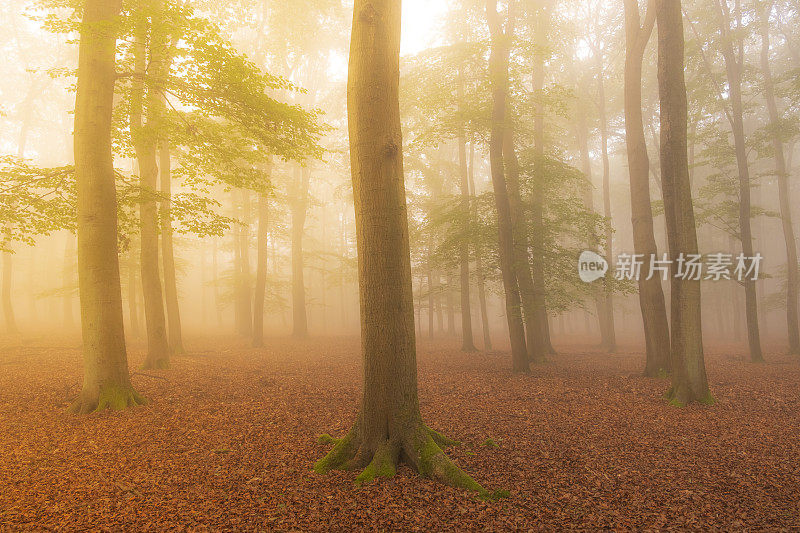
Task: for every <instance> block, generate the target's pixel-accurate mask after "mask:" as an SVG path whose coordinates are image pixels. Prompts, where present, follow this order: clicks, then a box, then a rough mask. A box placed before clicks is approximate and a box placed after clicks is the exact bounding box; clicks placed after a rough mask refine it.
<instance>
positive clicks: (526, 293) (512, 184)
mask: <svg viewBox="0 0 800 533" xmlns="http://www.w3.org/2000/svg"><path fill="white" fill-rule="evenodd" d="M509 122H510V120H506V123H505V125H504V127H503V129H504V134H503V162H504V163H505V176H506V184H507V187H508V200H509V204H510V206H511V221H512V225H513V239H514V270H515V271H516V273H517V283H518V284H519V292H520V297H521V298H522V310H523V320H524V323H525V344H526V346H527V349H528V357H529V358H530V361H531V362H533V363H542V362H544V360H545V345H544V340H543V333H544V331H543V328H542V323H541V322H540V321H539V318H540V317H541V314H540V312H539V308H540V302H538V301H537V294H536V290H535V288H534V285H533V275H532V274H531V263H530V250H529V246H528V223H529V221H528V216H527V213H526V212H525V209H524V207H523V204H522V195H521V194H520V185H519V162H518V161H517V153H516V150H515V148H514V133H513V130H512V126H511V125H510V124H509ZM534 227H536V225H535V223H534ZM538 229H539V230H541V227H539V228H538Z"/></svg>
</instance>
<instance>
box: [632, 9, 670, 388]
mask: <svg viewBox="0 0 800 533" xmlns="http://www.w3.org/2000/svg"><path fill="white" fill-rule="evenodd" d="M661 1H662V0H650V1H649V2H648V4H647V13H646V15H645V20H644V25H642V23H641V17H640V15H639V2H638V0H625V42H626V54H625V142H626V145H627V149H628V171H629V173H630V187H631V219H632V223H633V246H634V250H635V253H636V254H640V255H642V256H643V259H644V261H645V265H644V267H643V268H644V269H645V271H648V272H649V271H650V268H651V261H652V260H653V259H654V258H655V257H656V255H657V253H658V247H657V245H656V237H655V233H654V231H653V206H652V205H651V203H650V158H649V156H648V154H647V142H646V141H645V134H644V123H643V119H642V62H643V60H644V52H645V48H646V47H647V42H648V41H649V40H650V35H651V34H652V32H653V26H654V25H655V21H656V12H657V10H658V8H659V5H660V3H661ZM638 281H639V306H640V308H641V311H642V322H643V323H644V338H645V347H646V354H647V364H646V366H645V371H644V373H645V375H646V376H649V377H656V376H658V375H659V373H661V372H663V371H669V366H670V365H669V357H670V356H669V351H670V341H669V321H668V320H667V308H666V304H665V301H664V290H663V289H662V287H661V280H660V279H659V278H658V276H653V277H652V278H651V279H649V280H648V279H647V278H646V277H645V276H640V277H639V280H638Z"/></svg>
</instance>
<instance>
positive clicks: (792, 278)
mask: <svg viewBox="0 0 800 533" xmlns="http://www.w3.org/2000/svg"><path fill="white" fill-rule="evenodd" d="M772 5H773V4H772V2H768V3H767V5H766V7H765V9H764V10H763V11H762V13H761V16H762V20H761V25H760V29H761V70H762V73H763V76H764V98H765V99H766V101H767V111H768V112H769V122H770V127H771V129H772V148H773V151H774V152H775V174H776V176H777V179H778V201H779V203H780V213H781V223H782V225H783V239H784V242H785V244H786V271H787V277H786V324H787V328H788V334H789V353H792V354H795V355H800V329H798V309H797V298H798V271H797V241H796V240H795V234H794V226H793V224H792V206H791V196H790V191H789V172H788V169H787V168H786V157H785V155H784V154H785V150H784V146H783V141H782V140H781V137H780V134H779V126H780V121H781V116H780V113H779V112H778V104H777V101H776V98H775V83H774V81H773V79H772V68H771V67H770V63H769V61H770V54H769V49H770V35H769V16H770V13H771V12H772Z"/></svg>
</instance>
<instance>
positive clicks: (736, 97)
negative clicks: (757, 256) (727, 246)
mask: <svg viewBox="0 0 800 533" xmlns="http://www.w3.org/2000/svg"><path fill="white" fill-rule="evenodd" d="M717 2H718V5H719V9H720V14H721V15H722V16H721V18H720V22H721V24H722V37H723V41H724V43H723V45H722V56H723V58H724V60H725V70H726V72H727V75H728V87H729V91H730V105H731V109H730V115H729V118H730V120H731V128H732V129H733V141H734V148H735V150H736V165H737V167H738V169H739V231H740V234H741V239H742V253H743V254H744V256H745V258H750V257H753V255H754V251H753V231H752V227H751V221H750V219H751V217H752V214H751V211H752V210H751V201H750V168H749V163H748V161H747V139H746V138H745V135H744V106H743V104H742V68H743V65H742V61H743V58H742V57H741V56H740V57H739V58H738V59H737V57H736V52H735V51H734V49H733V41H732V40H731V36H730V32H731V25H730V16H729V15H730V13H729V12H728V6H727V0H717ZM744 296H745V316H746V317H747V339H748V343H749V345H750V359H751V360H752V361H756V362H758V361H763V360H764V355H763V353H762V352H761V334H760V331H759V327H758V298H757V295H756V283H755V281H754V280H752V279H745V280H744Z"/></svg>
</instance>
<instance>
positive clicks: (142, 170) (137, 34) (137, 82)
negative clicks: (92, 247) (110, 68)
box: [130, 0, 170, 369]
mask: <svg viewBox="0 0 800 533" xmlns="http://www.w3.org/2000/svg"><path fill="white" fill-rule="evenodd" d="M146 5H147V7H149V8H151V9H152V15H153V19H152V22H150V21H149V18H148V17H147V15H148V11H150V10H143V11H144V12H142V13H137V14H136V21H135V23H134V24H135V26H136V29H135V31H134V38H135V45H134V55H135V70H136V76H135V79H134V84H133V89H132V91H131V93H132V95H131V99H130V130H131V139H132V143H133V146H134V149H135V152H136V158H137V161H138V163H139V181H140V184H141V187H142V201H141V203H140V204H139V219H140V224H141V257H140V264H141V269H142V288H143V296H144V298H143V301H144V313H145V329H146V331H147V358H146V359H145V362H144V368H162V369H163V368H167V367H169V357H170V348H169V341H168V339H167V326H166V317H165V314H164V299H163V292H162V289H161V274H160V271H159V265H158V204H157V196H156V191H157V183H158V173H159V168H158V147H159V145H160V143H161V140H162V137H163V132H162V128H163V126H164V114H165V109H164V107H165V104H164V86H163V84H164V80H165V78H166V76H167V72H168V71H169V61H170V59H169V57H168V53H169V48H170V46H169V36H168V35H165V34H164V31H163V27H162V25H161V23H160V18H161V17H160V16H159V15H160V14H161V13H162V12H163V7H164V6H163V0H151V1H150V2H148V3H147V4H146ZM148 26H150V28H148ZM148 45H149V46H148ZM146 73H149V74H150V76H151V80H152V83H150V84H149V86H148V84H146V83H145V78H144V76H145V74H146ZM162 162H163V161H162Z"/></svg>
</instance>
